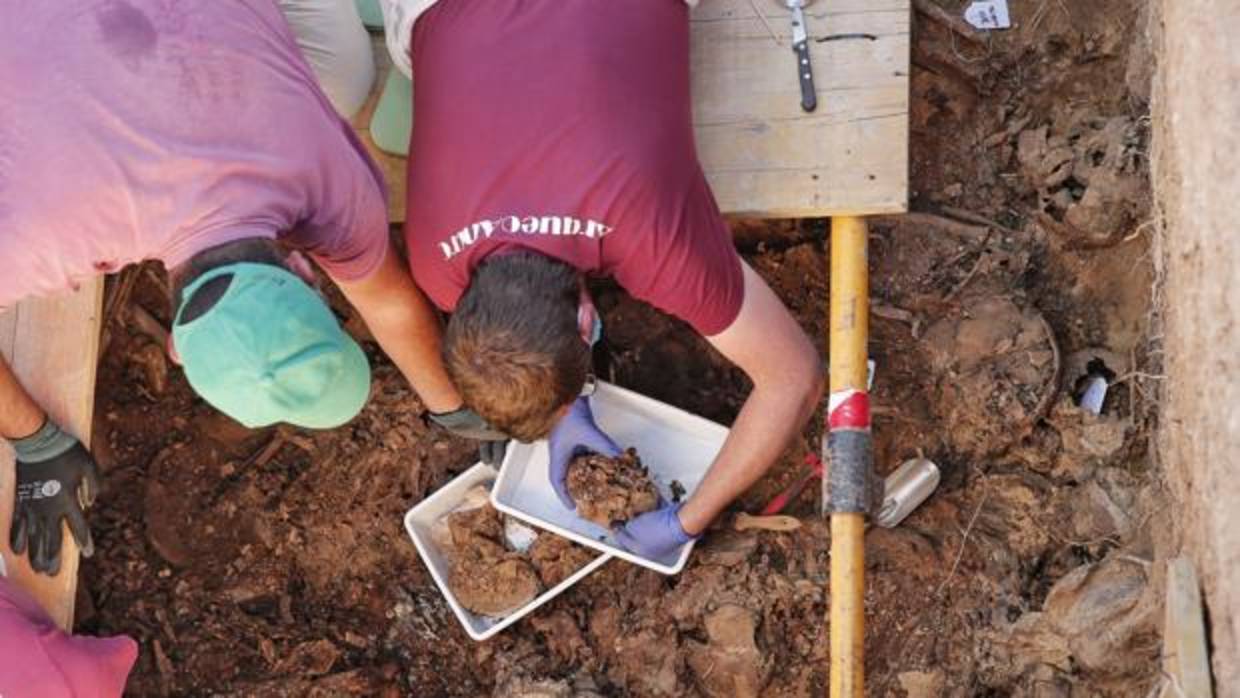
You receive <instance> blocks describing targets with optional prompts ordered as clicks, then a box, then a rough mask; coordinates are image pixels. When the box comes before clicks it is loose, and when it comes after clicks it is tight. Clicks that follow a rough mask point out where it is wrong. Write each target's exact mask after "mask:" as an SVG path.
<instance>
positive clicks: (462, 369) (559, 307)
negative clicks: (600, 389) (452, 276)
mask: <svg viewBox="0 0 1240 698" xmlns="http://www.w3.org/2000/svg"><path fill="white" fill-rule="evenodd" d="M580 284H581V280H580V278H579V275H578V273H577V270H575V269H573V268H572V267H570V266H569V265H567V264H565V263H563V262H560V261H557V260H554V259H551V258H549V257H545V256H543V255H540V254H535V253H531V252H517V253H513V254H504V255H500V256H497V257H494V258H492V259H488V260H486V261H485V262H484V263H483V264H481V265H480V266H479V267H478V268H477V269H476V270H475V271H474V274H473V279H472V280H471V282H470V284H469V288H468V289H466V291H465V294H464V295H463V296H461V299H460V301H459V302H458V303H457V307H456V312H455V313H454V314H453V315H452V318H451V319H450V320H449V321H448V330H447V333H446V335H445V337H444V345H443V356H444V363H445V364H446V365H447V369H448V374H449V375H450V376H451V377H452V380H453V382H454V383H456V387H457V389H458V390H460V391H461V396H462V397H463V398H464V400H465V404H467V405H469V406H470V407H471V408H473V409H474V411H476V412H477V413H478V414H479V415H481V416H482V417H483V418H484V419H486V420H487V421H488V422H490V423H491V425H492V426H494V427H496V428H497V429H500V430H502V431H504V432H505V433H507V434H509V435H511V436H513V437H514V438H517V439H520V440H522V441H526V442H529V441H535V440H537V439H540V438H543V437H545V436H546V435H547V434H548V433H549V432H550V431H551V428H552V427H553V426H554V425H555V420H556V416H557V412H558V411H559V410H560V408H562V407H563V406H565V405H567V404H568V403H569V402H571V401H572V400H573V399H574V398H576V397H577V395H579V394H580V393H581V388H582V386H583V385H585V382H586V376H587V375H588V374H589V371H590V345H589V344H587V343H586V342H585V340H583V339H582V338H581V333H580V332H579V330H578V326H577V307H578V304H579V302H580V299H581V285H580Z"/></svg>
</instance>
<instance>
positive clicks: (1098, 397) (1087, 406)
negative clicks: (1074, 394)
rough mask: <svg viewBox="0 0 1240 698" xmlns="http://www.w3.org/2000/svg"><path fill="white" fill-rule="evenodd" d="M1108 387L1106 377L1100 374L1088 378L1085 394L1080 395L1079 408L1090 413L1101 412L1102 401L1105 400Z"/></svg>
mask: <svg viewBox="0 0 1240 698" xmlns="http://www.w3.org/2000/svg"><path fill="white" fill-rule="evenodd" d="M1109 387H1110V386H1109V385H1108V384H1107V379H1106V378H1103V377H1102V376H1094V377H1093V378H1090V379H1089V385H1088V386H1086V387H1085V394H1084V395H1082V396H1081V409H1083V410H1085V411H1087V412H1089V413H1090V414H1102V403H1104V402H1106V399H1107V388H1109Z"/></svg>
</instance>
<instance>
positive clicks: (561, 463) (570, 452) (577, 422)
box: [547, 397, 620, 509]
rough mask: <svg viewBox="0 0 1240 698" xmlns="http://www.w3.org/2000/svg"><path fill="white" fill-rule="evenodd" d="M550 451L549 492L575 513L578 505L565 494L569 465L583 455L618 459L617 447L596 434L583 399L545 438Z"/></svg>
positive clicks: (592, 415) (614, 443) (606, 438)
mask: <svg viewBox="0 0 1240 698" xmlns="http://www.w3.org/2000/svg"><path fill="white" fill-rule="evenodd" d="M547 441H548V444H549V446H550V449H551V465H550V468H549V474H550V476H551V488H552V489H553V490H555V494H556V496H557V497H559V498H560V503H561V504H563V505H564V507H565V508H566V509H576V508H577V503H576V502H574V501H573V498H572V497H571V496H570V495H569V494H568V484H567V482H566V479H567V478H568V464H569V463H571V462H572V461H573V458H575V457H576V456H578V455H581V454H582V453H598V454H600V455H604V456H609V457H613V458H614V457H615V456H618V455H620V447H619V446H617V445H616V442H615V441H612V440H611V437H610V436H608V435H606V434H604V433H603V432H602V431H600V430H599V428H598V425H596V424H595V423H594V413H593V412H591V411H590V401H589V399H587V398H585V397H579V398H577V399H576V400H575V401H574V402H573V404H572V405H571V406H570V407H569V408H568V413H567V414H565V415H564V418H563V419H561V420H560V421H559V423H558V424H556V425H555V428H554V429H552V430H551V436H549V437H547Z"/></svg>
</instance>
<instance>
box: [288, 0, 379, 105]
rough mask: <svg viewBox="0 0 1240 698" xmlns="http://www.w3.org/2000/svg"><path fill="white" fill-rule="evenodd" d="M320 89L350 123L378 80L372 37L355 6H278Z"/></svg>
mask: <svg viewBox="0 0 1240 698" xmlns="http://www.w3.org/2000/svg"><path fill="white" fill-rule="evenodd" d="M278 1H279V5H280V10H281V11H282V12H283V13H284V18H285V19H286V20H287V21H288V23H289V26H290V27H292V29H293V35H294V36H295V37H296V38H297V45H298V46H300V47H301V51H302V54H303V55H305V57H306V61H307V62H308V63H310V67H311V68H312V69H314V74H315V75H316V76H317V77H318V79H319V86H320V87H322V88H323V92H324V93H326V94H327V98H328V99H329V100H331V103H332V106H334V107H335V108H336V111H337V112H338V113H339V114H340V115H341V116H343V117H344V118H346V119H349V118H352V117H353V115H354V114H356V113H357V112H358V110H360V109H361V108H362V104H364V103H365V102H366V97H367V96H369V95H370V88H371V85H372V84H373V83H374V80H375V59H374V54H373V53H372V51H371V47H370V35H369V34H368V33H367V32H366V28H365V27H363V26H362V19H361V17H359V16H358V14H357V5H356V4H355V3H354V0H278Z"/></svg>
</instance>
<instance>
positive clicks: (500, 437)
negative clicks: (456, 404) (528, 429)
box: [430, 407, 508, 466]
mask: <svg viewBox="0 0 1240 698" xmlns="http://www.w3.org/2000/svg"><path fill="white" fill-rule="evenodd" d="M430 418H431V421H432V422H434V423H436V424H438V425H439V426H441V427H443V428H444V429H447V430H448V431H450V432H452V433H453V434H456V435H457V436H460V437H462V438H466V439H474V440H475V441H481V442H482V444H481V445H479V446H478V457H479V459H481V460H482V462H483V463H486V464H487V465H490V466H498V465H499V464H500V461H502V460H504V451H506V450H507V449H508V435H507V434H505V433H504V432H502V431H499V430H497V429H495V428H494V427H492V426H491V425H490V424H487V420H485V419H483V418H482V416H481V415H479V414H478V413H477V412H474V411H473V410H471V409H469V408H468V407H462V408H461V409H459V410H455V411H453V412H444V413H442V414H436V413H434V412H431V413H430Z"/></svg>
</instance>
